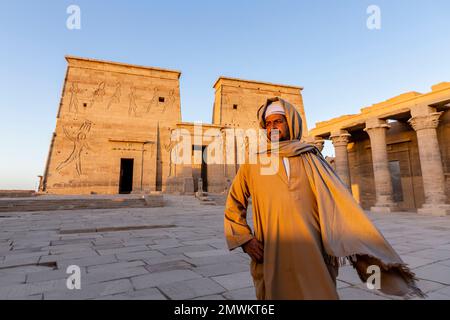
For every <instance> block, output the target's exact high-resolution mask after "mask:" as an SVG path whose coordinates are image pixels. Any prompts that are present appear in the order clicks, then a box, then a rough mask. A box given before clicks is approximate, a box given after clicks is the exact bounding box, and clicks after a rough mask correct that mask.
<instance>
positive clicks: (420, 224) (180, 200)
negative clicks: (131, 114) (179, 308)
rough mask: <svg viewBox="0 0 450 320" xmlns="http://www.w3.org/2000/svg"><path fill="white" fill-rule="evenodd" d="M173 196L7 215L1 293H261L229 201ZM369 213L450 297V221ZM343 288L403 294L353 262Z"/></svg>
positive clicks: (0, 221)
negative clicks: (226, 227)
mask: <svg viewBox="0 0 450 320" xmlns="http://www.w3.org/2000/svg"><path fill="white" fill-rule="evenodd" d="M165 198H166V203H167V206H166V207H161V208H122V209H99V210H93V209H86V210H71V211H66V210H60V211H51V212H45V211H37V212H16V213H14V212H11V213H8V215H7V217H5V218H0V299H29V300H34V299H37V300H40V299H130V300H134V299H155V300H156V299H217V300H220V299H229V300H233V299H246V300H247V299H250V300H252V299H255V289H254V287H253V281H252V279H251V276H250V273H249V262H250V258H249V257H248V256H247V255H246V254H245V253H243V252H242V250H240V249H237V250H233V251H232V252H230V251H228V250H227V248H226V243H225V240H224V236H223V209H224V208H223V206H203V205H201V204H200V202H199V201H198V200H197V199H195V198H194V197H189V196H167V195H165ZM250 209H251V208H250ZM250 216H251V215H250V214H249V217H250ZM369 218H370V219H371V220H372V221H374V223H375V224H376V226H377V227H378V228H379V229H380V230H381V231H382V232H383V234H384V235H385V237H386V238H387V239H388V240H389V241H390V243H391V244H392V246H393V247H394V248H395V249H396V250H397V251H398V253H399V254H400V255H401V257H402V258H403V259H404V261H405V262H406V263H408V264H409V265H410V267H411V268H412V269H413V271H414V272H415V273H416V275H417V277H418V278H419V279H420V280H419V282H418V285H419V287H420V288H421V289H422V290H423V291H424V292H426V293H427V294H428V299H444V300H449V299H450V233H449V232H450V217H431V216H423V215H417V214H416V213H406V212H401V213H400V212H399V213H391V214H372V213H369ZM249 223H250V225H251V224H252V223H251V221H249ZM156 225H157V226H160V227H158V228H153V229H152V228H150V229H138V228H137V226H156ZM117 227H120V228H119V229H117ZM76 230H78V231H76ZM68 231H70V232H78V233H65V232H68ZM88 231H89V232H88ZM70 265H77V266H79V267H80V269H81V290H69V289H67V287H66V279H67V277H68V276H69V274H67V273H66V269H67V267H68V266H70ZM337 288H338V293H339V295H340V297H341V298H342V299H371V300H383V299H399V298H397V297H392V296H387V295H384V294H382V293H380V292H378V291H372V290H369V289H367V287H366V286H365V284H362V283H361V281H360V279H359V277H358V275H357V274H356V271H355V270H354V269H353V268H352V267H351V266H345V267H342V268H341V269H340V272H339V277H338V281H337Z"/></svg>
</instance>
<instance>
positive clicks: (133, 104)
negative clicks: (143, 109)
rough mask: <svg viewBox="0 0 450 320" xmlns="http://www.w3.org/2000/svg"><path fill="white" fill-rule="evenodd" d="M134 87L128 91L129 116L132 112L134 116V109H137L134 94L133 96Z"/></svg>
mask: <svg viewBox="0 0 450 320" xmlns="http://www.w3.org/2000/svg"><path fill="white" fill-rule="evenodd" d="M135 90H136V89H135V87H131V88H130V93H129V94H128V97H129V99H130V103H129V106H128V115H129V116H131V115H132V114H133V115H134V116H135V117H136V116H137V114H136V111H137V108H138V106H137V104H136V96H135Z"/></svg>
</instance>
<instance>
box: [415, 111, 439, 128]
mask: <svg viewBox="0 0 450 320" xmlns="http://www.w3.org/2000/svg"><path fill="white" fill-rule="evenodd" d="M442 113H443V111H440V112H433V113H430V114H427V115H421V116H415V117H412V118H411V119H409V120H408V123H409V124H410V125H411V127H412V128H413V129H414V131H420V130H423V129H436V128H437V126H438V125H439V118H440V117H441V115H442Z"/></svg>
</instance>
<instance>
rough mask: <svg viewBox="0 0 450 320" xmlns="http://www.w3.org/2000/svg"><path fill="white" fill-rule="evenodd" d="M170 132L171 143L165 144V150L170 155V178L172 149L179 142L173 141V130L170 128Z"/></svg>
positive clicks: (169, 175)
mask: <svg viewBox="0 0 450 320" xmlns="http://www.w3.org/2000/svg"><path fill="white" fill-rule="evenodd" d="M168 130H169V143H165V144H164V150H166V151H167V152H168V153H169V174H168V175H167V176H168V177H171V176H172V149H173V147H174V146H175V145H176V144H177V141H172V131H173V129H172V128H168Z"/></svg>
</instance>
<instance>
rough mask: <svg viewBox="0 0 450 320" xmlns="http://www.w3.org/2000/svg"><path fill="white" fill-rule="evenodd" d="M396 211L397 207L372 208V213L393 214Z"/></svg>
mask: <svg viewBox="0 0 450 320" xmlns="http://www.w3.org/2000/svg"><path fill="white" fill-rule="evenodd" d="M395 209H396V208H395V207H377V206H375V207H370V211H371V212H375V213H391V212H394V211H396V210H395Z"/></svg>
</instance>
